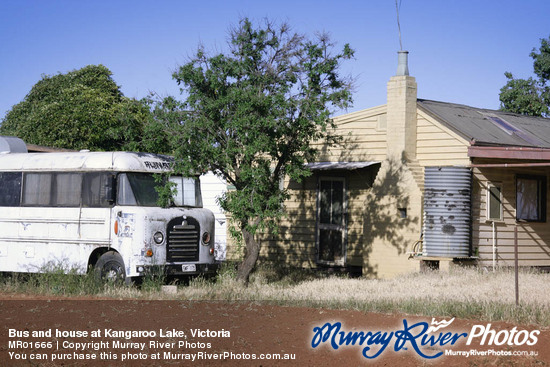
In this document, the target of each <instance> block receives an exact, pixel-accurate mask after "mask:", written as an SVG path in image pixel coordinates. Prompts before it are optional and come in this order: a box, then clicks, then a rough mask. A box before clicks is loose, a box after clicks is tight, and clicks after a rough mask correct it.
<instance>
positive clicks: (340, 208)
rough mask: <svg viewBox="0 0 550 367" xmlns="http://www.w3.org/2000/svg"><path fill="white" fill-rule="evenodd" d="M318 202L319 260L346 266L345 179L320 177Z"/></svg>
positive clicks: (324, 262) (328, 263)
mask: <svg viewBox="0 0 550 367" xmlns="http://www.w3.org/2000/svg"><path fill="white" fill-rule="evenodd" d="M317 202H318V209H317V256H318V262H319V263H323V264H327V265H339V266H344V265H345V258H346V254H345V238H346V192H345V179H344V178H339V177H331V178H320V179H319V190H318V201H317Z"/></svg>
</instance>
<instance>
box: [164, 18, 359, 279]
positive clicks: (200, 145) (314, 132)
mask: <svg viewBox="0 0 550 367" xmlns="http://www.w3.org/2000/svg"><path fill="white" fill-rule="evenodd" d="M333 51H334V45H333V44H332V43H331V42H330V40H329V37H328V36H327V35H318V36H317V37H316V38H315V39H308V38H307V37H305V36H304V35H300V34H297V33H293V32H292V31H291V30H290V28H289V27H288V25H286V24H281V25H279V26H277V25H274V24H272V23H270V22H269V21H265V22H264V23H263V24H261V25H260V26H258V27H256V26H254V25H253V24H252V22H251V21H250V20H248V19H246V18H245V19H242V20H241V21H240V22H239V24H238V26H236V27H234V28H233V29H231V30H230V32H229V40H228V52H227V53H225V54H223V53H219V54H214V55H209V54H208V53H207V52H206V51H205V49H204V48H203V47H199V48H198V50H197V52H196V54H195V56H194V57H192V58H191V60H190V61H189V62H188V63H186V64H184V65H182V66H181V67H179V69H178V70H177V71H176V72H175V73H174V74H173V77H174V79H175V80H176V81H177V82H178V84H179V85H180V86H181V91H182V93H186V95H187V98H186V100H185V101H184V102H183V103H178V102H176V101H175V100H174V99H165V100H164V101H162V102H161V103H159V106H158V107H156V108H155V109H154V111H155V112H154V114H155V118H156V119H157V120H158V124H159V125H161V126H160V129H164V128H168V129H169V130H170V132H169V134H168V136H169V137H170V139H171V146H172V147H174V152H175V156H176V167H175V168H176V171H178V172H181V173H183V174H184V175H191V174H196V173H203V172H207V171H212V172H214V173H215V174H217V175H218V176H221V177H223V178H224V179H225V180H226V181H227V182H228V183H229V184H231V185H232V186H234V187H235V190H230V191H229V192H227V193H226V194H225V195H224V196H223V197H221V198H220V200H219V202H220V205H221V206H222V208H223V209H224V210H225V211H227V212H229V213H231V215H232V218H233V220H234V221H235V223H237V225H238V227H239V229H240V230H241V232H242V233H243V236H244V242H245V244H246V252H245V254H246V256H249V255H250V254H251V253H253V254H255V255H253V256H256V257H257V254H258V252H259V244H258V243H255V241H254V238H253V236H254V234H255V233H256V231H257V230H259V229H265V228H266V227H268V226H269V227H270V228H272V229H274V228H275V227H276V226H275V221H274V219H276V218H278V217H280V216H281V215H282V214H283V210H282V209H283V208H282V206H283V202H284V200H285V199H286V198H287V193H286V191H285V190H284V189H282V188H281V187H280V181H281V180H282V179H283V178H284V177H285V176H288V177H290V178H291V179H293V180H296V181H300V180H301V179H302V178H303V177H306V176H308V175H309V174H310V172H309V171H308V170H307V168H306V166H305V165H306V163H308V162H312V161H314V160H315V158H316V156H317V155H318V153H319V151H318V145H315V144H314V142H317V143H318V142H326V143H328V144H334V143H336V142H338V137H337V136H336V135H335V134H333V132H332V129H333V127H334V126H333V123H332V121H331V119H330V115H331V113H332V112H333V111H334V110H335V109H336V108H346V107H348V106H349V105H350V104H351V91H350V84H351V83H350V81H349V80H348V79H346V78H343V77H341V76H340V72H339V67H340V64H341V62H342V61H343V60H346V59H350V58H352V57H353V50H352V49H351V48H350V47H349V46H348V45H345V46H344V47H343V49H342V50H341V51H340V52H339V53H333ZM245 262H246V260H245ZM254 263H255V259H254V258H252V259H251V260H250V261H248V267H249V270H248V271H247V272H246V275H245V277H246V278H247V279H248V274H249V271H250V270H251V269H252V267H251V266H250V264H254ZM243 264H244V262H243Z"/></svg>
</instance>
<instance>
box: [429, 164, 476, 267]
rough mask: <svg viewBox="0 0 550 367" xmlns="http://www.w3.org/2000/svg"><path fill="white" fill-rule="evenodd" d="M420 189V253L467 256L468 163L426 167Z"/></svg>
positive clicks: (468, 226) (468, 238)
mask: <svg viewBox="0 0 550 367" xmlns="http://www.w3.org/2000/svg"><path fill="white" fill-rule="evenodd" d="M424 189H425V192H424V246H423V248H424V250H423V253H424V256H433V257H452V258H459V257H468V256H469V255H470V236H471V208H472V205H471V203H472V201H471V190H472V172H471V170H470V169H469V168H468V167H426V168H425V170H424Z"/></svg>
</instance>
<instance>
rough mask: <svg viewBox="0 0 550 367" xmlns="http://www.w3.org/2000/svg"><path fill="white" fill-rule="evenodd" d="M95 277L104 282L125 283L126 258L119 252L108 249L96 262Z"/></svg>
mask: <svg viewBox="0 0 550 367" xmlns="http://www.w3.org/2000/svg"><path fill="white" fill-rule="evenodd" d="M94 270H95V278H96V280H98V281H100V282H102V283H116V284H123V283H124V282H125V280H126V270H125V269H124V260H122V256H120V254H119V253H118V252H115V251H108V252H106V253H104V254H103V255H101V257H100V258H99V260H97V263H96V264H95V269H94Z"/></svg>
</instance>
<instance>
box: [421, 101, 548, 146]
mask: <svg viewBox="0 0 550 367" xmlns="http://www.w3.org/2000/svg"><path fill="white" fill-rule="evenodd" d="M418 107H420V109H422V110H423V111H425V112H426V113H428V114H430V115H432V116H434V117H436V118H438V120H440V121H441V122H443V123H444V124H446V125H447V127H449V128H450V129H452V130H454V131H455V132H457V133H458V134H460V135H462V136H463V137H464V138H466V139H468V140H470V141H473V142H474V143H475V145H509V146H525V147H540V148H550V119H548V118H543V117H532V116H524V115H518V114H514V113H509V112H503V111H497V110H489V109H484V108H475V107H470V106H465V105H460V104H454V103H446V102H437V101H430V100H425V99H418Z"/></svg>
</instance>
